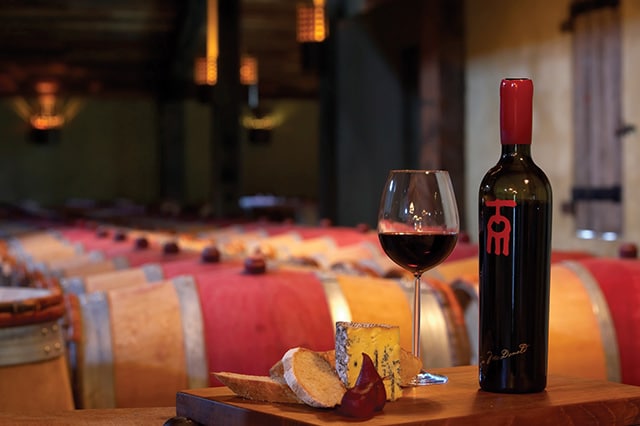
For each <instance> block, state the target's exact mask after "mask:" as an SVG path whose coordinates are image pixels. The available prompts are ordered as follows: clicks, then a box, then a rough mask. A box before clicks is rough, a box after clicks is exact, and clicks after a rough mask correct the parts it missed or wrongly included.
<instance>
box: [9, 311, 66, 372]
mask: <svg viewBox="0 0 640 426" xmlns="http://www.w3.org/2000/svg"><path fill="white" fill-rule="evenodd" d="M0 342H2V344H1V345H0V366H8V365H18V364H27V363H31V362H40V361H48V360H51V359H55V358H58V357H60V356H62V355H64V340H63V338H62V331H61V327H60V324H59V321H47V322H44V323H40V324H29V325H23V326H18V327H5V328H0Z"/></svg>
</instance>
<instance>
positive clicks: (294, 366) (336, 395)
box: [282, 347, 346, 408]
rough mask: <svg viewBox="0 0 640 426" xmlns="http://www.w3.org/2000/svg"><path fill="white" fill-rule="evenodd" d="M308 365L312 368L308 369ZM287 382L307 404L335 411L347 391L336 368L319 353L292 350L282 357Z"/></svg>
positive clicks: (298, 349)
mask: <svg viewBox="0 0 640 426" xmlns="http://www.w3.org/2000/svg"><path fill="white" fill-rule="evenodd" d="M309 365H311V366H312V368H309ZM282 366H283V368H284V379H285V381H286V382H287V384H288V385H289V387H290V388H291V390H292V391H293V392H294V393H295V394H296V396H298V398H300V399H301V400H302V401H303V402H304V403H305V404H307V405H310V406H312V407H319V408H332V407H335V406H336V405H339V404H340V402H341V401H342V396H343V395H344V393H345V392H346V388H345V386H344V384H343V383H342V381H341V380H340V378H339V377H338V374H337V373H336V371H335V369H334V368H333V367H332V366H331V364H329V363H328V362H327V360H326V359H325V358H324V357H322V356H321V355H320V354H318V353H317V352H314V351H312V350H309V349H305V348H300V347H298V348H292V349H289V350H288V351H287V352H286V353H285V354H284V356H283V357H282Z"/></svg>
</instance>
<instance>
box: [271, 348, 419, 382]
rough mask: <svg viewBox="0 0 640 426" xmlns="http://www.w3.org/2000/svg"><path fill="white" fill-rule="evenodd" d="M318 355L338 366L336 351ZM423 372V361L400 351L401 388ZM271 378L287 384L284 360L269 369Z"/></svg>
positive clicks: (333, 366) (409, 353)
mask: <svg viewBox="0 0 640 426" xmlns="http://www.w3.org/2000/svg"><path fill="white" fill-rule="evenodd" d="M317 353H318V355H320V356H321V357H323V358H324V359H325V360H327V362H328V363H329V364H330V365H331V367H332V368H335V366H336V353H335V351H334V350H330V351H324V352H317ZM420 370H422V360H420V358H418V357H416V356H414V355H413V354H411V352H409V351H407V350H406V349H401V350H400V386H411V379H413V377H414V376H415V375H416V374H418V373H419V372H420ZM269 376H270V377H271V378H272V379H273V380H275V381H276V382H280V383H286V381H285V380H284V367H283V365H282V360H278V362H276V363H275V364H274V365H273V366H272V367H271V369H269Z"/></svg>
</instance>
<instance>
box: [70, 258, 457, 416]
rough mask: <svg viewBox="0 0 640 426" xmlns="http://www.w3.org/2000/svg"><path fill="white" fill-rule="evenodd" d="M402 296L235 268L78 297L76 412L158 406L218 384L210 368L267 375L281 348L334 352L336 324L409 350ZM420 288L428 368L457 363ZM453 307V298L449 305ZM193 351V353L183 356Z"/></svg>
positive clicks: (365, 281)
mask: <svg viewBox="0 0 640 426" xmlns="http://www.w3.org/2000/svg"><path fill="white" fill-rule="evenodd" d="M410 293H412V290H411V291H410V290H408V289H407V288H405V286H404V285H401V284H400V282H399V281H397V280H390V279H382V278H374V279H372V278H369V277H358V276H350V275H333V274H321V273H317V272H309V271H301V270H293V269H284V268H282V269H272V270H269V271H268V272H267V273H265V274H258V275H252V274H247V273H245V272H244V270H243V267H242V266H238V265H236V266H231V267H223V268H219V269H217V270H215V271H210V272H209V273H201V274H198V275H195V276H184V275H183V276H179V277H176V278H173V279H171V280H164V281H160V282H156V283H145V284H143V285H134V286H130V287H126V288H119V289H115V290H109V291H98V292H93V293H86V294H81V295H79V296H78V298H79V302H80V303H79V304H78V306H79V309H80V310H81V313H80V315H79V316H80V317H81V322H82V333H83V337H82V338H81V339H79V345H80V348H79V349H78V350H77V353H78V357H77V359H78V362H77V363H76V367H75V368H76V369H77V370H78V371H77V374H76V375H75V376H76V377H77V380H78V383H79V384H78V386H77V387H78V388H79V389H80V390H81V392H80V394H81V395H82V397H81V400H80V402H79V405H80V406H81V407H82V408H106V407H133V406H160V405H166V404H171V403H175V392H176V391H177V390H180V389H185V388H190V387H202V386H207V385H210V386H217V385H220V383H218V382H217V381H216V380H215V379H214V378H213V377H211V375H210V372H212V371H232V372H238V373H244V374H257V375H268V372H269V369H270V368H271V366H273V364H275V363H276V362H277V361H278V360H279V359H281V357H282V355H283V354H284V353H285V352H286V351H287V350H288V349H290V348H292V347H296V346H303V347H307V348H310V349H313V350H328V349H332V348H333V347H334V346H335V322H336V321H358V322H374V323H387V324H397V325H399V326H400V328H401V344H402V345H403V346H404V347H405V348H407V349H409V348H410V347H411V318H412V315H411V309H410V305H409V303H408V300H409V294H410ZM447 300H448V299H446V297H444V296H443V295H442V293H441V292H440V291H439V290H437V289H429V288H428V287H427V286H426V285H425V289H424V290H423V316H422V318H423V327H422V335H423V339H422V342H423V355H424V356H425V357H426V362H425V364H426V365H427V367H436V366H445V365H446V366H451V365H455V363H456V362H457V361H456V359H457V358H456V357H460V352H461V351H460V350H459V349H458V348H451V347H452V346H455V345H457V342H455V339H456V338H458V337H459V335H460V333H452V332H451V329H452V328H455V327H459V328H462V329H463V330H464V327H462V326H461V325H459V324H457V323H456V324H453V325H452V324H450V321H451V316H450V315H449V314H448V310H449V309H450V306H449V305H448V303H449V302H450V301H447ZM453 300H454V301H455V298H454V299H453ZM187 354H192V355H190V356H189V355H187Z"/></svg>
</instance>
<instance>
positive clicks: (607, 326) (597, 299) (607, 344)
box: [563, 261, 622, 382]
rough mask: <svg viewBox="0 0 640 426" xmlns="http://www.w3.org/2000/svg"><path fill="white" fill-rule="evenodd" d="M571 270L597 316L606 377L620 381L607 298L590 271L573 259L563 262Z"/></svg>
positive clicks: (618, 362) (614, 337)
mask: <svg viewBox="0 0 640 426" xmlns="http://www.w3.org/2000/svg"><path fill="white" fill-rule="evenodd" d="M563 263H564V265H566V266H567V267H568V268H569V269H571V271H573V272H574V273H575V274H576V275H577V276H578V278H580V281H581V282H582V283H583V284H584V288H585V290H586V291H587V293H588V294H589V298H590V300H591V302H592V303H591V307H592V310H593V313H594V315H595V317H596V318H597V321H598V325H599V328H600V334H601V335H602V342H603V345H604V348H605V351H604V353H605V358H606V364H607V379H608V380H610V381H613V382H620V381H621V380H622V378H621V372H620V352H619V350H618V339H617V338H616V330H615V327H614V325H613V317H612V316H611V311H610V310H609V305H608V304H607V300H606V298H605V297H604V294H603V293H602V290H601V289H600V285H599V284H598V282H597V281H596V279H595V278H594V277H593V275H591V273H590V272H589V271H588V270H587V269H586V268H585V267H584V266H582V265H581V264H580V263H578V262H574V261H565V262H563Z"/></svg>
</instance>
